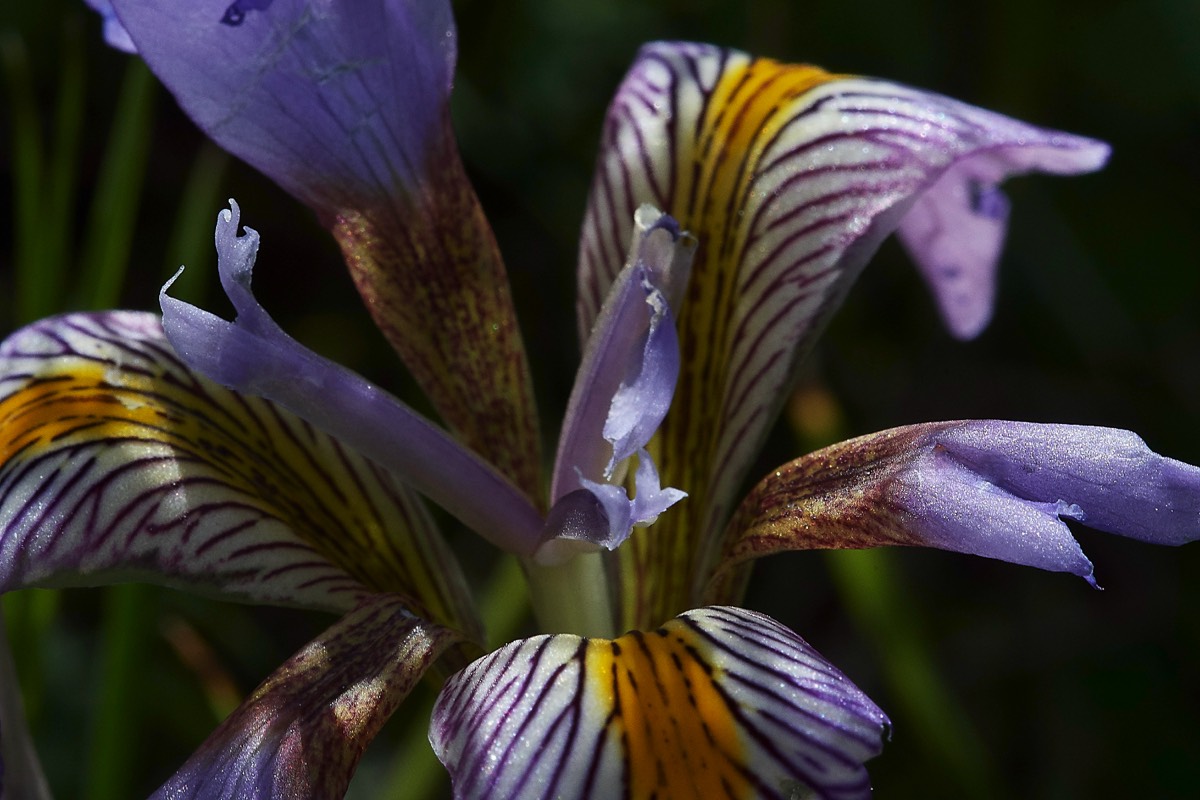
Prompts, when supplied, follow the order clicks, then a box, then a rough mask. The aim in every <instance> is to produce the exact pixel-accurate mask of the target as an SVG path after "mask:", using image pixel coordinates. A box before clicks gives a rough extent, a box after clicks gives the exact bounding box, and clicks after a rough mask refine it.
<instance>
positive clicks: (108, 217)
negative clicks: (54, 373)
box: [79, 59, 156, 308]
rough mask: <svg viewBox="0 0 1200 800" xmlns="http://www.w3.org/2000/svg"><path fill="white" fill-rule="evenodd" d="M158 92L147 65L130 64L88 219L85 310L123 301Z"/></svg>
mask: <svg viewBox="0 0 1200 800" xmlns="http://www.w3.org/2000/svg"><path fill="white" fill-rule="evenodd" d="M155 91H156V85H155V83H154V79H153V77H152V76H151V74H150V71H149V70H148V69H146V65H145V64H143V63H142V62H141V61H138V60H136V59H135V60H132V61H130V62H129V66H128V67H127V68H126V71H125V80H124V82H123V83H122V86H121V94H120V97H119V98H118V99H117V106H116V113H115V114H114V116H113V125H112V130H111V132H110V133H109V138H108V146H107V149H106V152H105V156H104V162H103V164H102V166H101V168H100V176H99V180H98V181H97V187H96V192H95V194H94V195H93V198H92V208H91V213H90V215H89V219H88V233H87V238H86V241H85V244H84V248H83V258H82V261H81V263H80V281H79V286H80V288H81V291H82V296H81V298H80V300H81V302H82V304H83V306H84V307H85V308H112V307H113V306H115V305H117V303H118V302H119V300H120V297H121V286H122V284H123V283H124V281H125V272H126V267H127V265H128V263H129V255H130V247H131V244H132V242H133V231H134V227H135V226H134V220H135V217H136V216H137V211H138V204H139V201H140V198H141V189H142V176H143V175H144V174H145V171H146V159H147V154H148V152H149V147H148V145H149V142H150V128H151V121H152V112H153V104H154V95H155Z"/></svg>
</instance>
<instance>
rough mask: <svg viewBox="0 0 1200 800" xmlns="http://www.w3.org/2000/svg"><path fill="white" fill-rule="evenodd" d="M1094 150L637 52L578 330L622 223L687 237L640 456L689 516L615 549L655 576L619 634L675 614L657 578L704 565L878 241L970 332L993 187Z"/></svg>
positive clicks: (888, 97)
mask: <svg viewBox="0 0 1200 800" xmlns="http://www.w3.org/2000/svg"><path fill="white" fill-rule="evenodd" d="M1107 152H1108V150H1107V148H1106V147H1105V146H1104V145H1102V144H1099V143H1097V142H1094V141H1091V140H1087V139H1082V138H1079V137H1074V136H1070V135H1067V134H1062V133H1056V132H1051V131H1045V130H1042V129H1039V128H1035V127H1032V126H1028V125H1024V124H1022V123H1018V122H1015V121H1013V120H1009V119H1006V118H1004V117H1001V116H998V115H996V114H992V113H990V112H987V111H983V110H980V109H977V108H972V107H970V106H967V105H964V104H961V103H958V102H955V101H953V100H950V99H947V98H944V97H940V96H938V95H934V94H929V93H926V92H919V91H916V90H913V89H908V88H905V87H902V86H897V85H895V84H890V83H885V82H882V81H875V80H868V79H858V78H847V77H844V76H838V75H832V74H829V73H826V72H824V71H822V70H820V69H817V68H815V67H810V66H787V65H783V64H779V63H777V62H774V61H770V60H767V59H752V58H751V57H749V56H747V55H745V54H744V53H739V52H736V51H731V50H725V49H721V48H717V47H711V46H707V45H693V44H680V43H658V44H652V45H648V46H647V47H645V48H643V50H642V52H641V53H640V55H639V57H638V59H637V62H636V63H635V64H634V66H633V68H632V69H631V71H630V73H629V75H628V76H627V77H626V79H625V82H624V83H623V84H622V86H621V88H620V90H619V91H618V93H617V96H616V98H615V99H614V101H613V104H612V106H611V107H610V108H609V112H608V119H607V122H606V126H605V131H604V136H603V140H602V145H601V153H600V156H599V160H598V165H597V171H596V179H595V181H594V183H593V186H592V192H591V195H590V198H589V205H588V212H587V218H586V220H585V223H584V231H583V242H582V244H581V251H580V266H579V286H580V306H579V310H580V327H581V329H584V330H586V329H587V328H588V327H590V325H591V322H592V320H593V319H594V318H595V317H596V314H597V312H598V309H599V304H600V300H601V298H603V297H604V295H605V292H606V290H607V287H608V286H609V285H610V284H611V283H612V281H613V278H614V275H615V269H616V265H617V264H619V263H620V261H619V254H620V253H621V252H622V247H623V243H624V242H625V241H627V240H628V236H629V233H628V223H627V221H626V220H628V218H629V213H630V211H631V209H632V208H634V207H636V206H637V205H638V204H640V203H646V202H649V203H653V204H655V205H657V206H658V207H660V208H662V209H663V210H664V211H666V212H667V213H669V214H671V215H672V216H674V217H675V218H676V219H678V220H679V222H680V224H681V225H682V226H683V227H684V228H686V229H687V230H689V231H691V232H692V233H693V234H695V235H696V237H697V238H698V239H699V241H700V247H699V250H698V251H697V254H696V260H695V264H694V266H693V274H692V280H691V283H690V284H689V289H688V293H687V297H686V299H685V300H684V302H683V304H682V305H681V306H680V307H678V309H677V312H678V313H677V317H678V321H679V331H680V342H681V347H682V368H681V372H680V379H679V387H678V389H677V391H676V397H677V401H676V406H675V408H674V409H673V410H672V413H671V414H670V415H668V417H667V419H666V421H665V423H664V425H663V429H662V441H661V446H660V447H659V448H655V447H651V454H652V455H653V456H654V457H655V460H656V462H657V463H658V465H659V468H660V469H661V470H662V473H663V480H664V481H665V482H666V483H668V484H670V485H673V486H682V487H684V488H686V489H687V490H688V491H689V492H691V493H692V495H693V496H695V497H703V498H704V503H703V504H702V503H695V504H692V506H691V507H690V508H688V509H687V510H686V514H673V515H671V517H670V518H665V519H664V520H663V521H662V523H663V524H662V525H661V526H660V529H658V530H656V536H655V538H654V540H653V542H651V541H650V540H646V541H643V542H641V543H640V544H637V545H635V547H633V548H627V550H628V552H627V553H625V554H623V558H624V559H625V560H626V561H628V562H630V563H629V564H628V567H629V569H631V570H634V571H636V570H639V569H641V568H643V567H644V566H645V565H647V564H650V563H651V562H655V563H662V564H664V566H663V567H662V572H661V574H659V575H657V576H656V577H655V578H654V579H652V580H647V581H645V583H646V585H647V586H648V587H651V588H648V589H647V590H646V594H645V596H643V597H641V598H639V599H638V600H637V602H636V605H637V606H638V609H632V610H630V611H629V612H628V613H627V615H626V618H625V624H627V625H629V626H633V627H637V626H639V625H644V624H645V622H646V620H648V619H655V618H659V619H661V618H662V617H664V616H668V615H669V614H672V613H675V612H676V611H678V610H679V608H686V607H687V604H688V603H689V602H691V600H692V599H693V597H694V596H693V595H690V594H689V593H690V592H691V588H689V587H687V586H686V585H684V584H683V582H682V581H681V580H679V579H672V577H671V576H672V575H675V576H682V575H687V574H694V573H695V571H696V570H695V568H694V565H693V564H691V562H692V560H694V559H699V560H700V561H701V562H704V561H708V560H710V559H711V558H712V556H713V550H712V548H713V547H714V546H715V540H716V537H717V536H718V535H719V531H720V530H721V529H722V528H723V526H724V522H725V520H726V519H727V517H728V514H729V512H730V511H731V503H732V501H733V496H734V493H735V492H736V490H737V488H738V487H739V486H740V484H741V481H742V479H743V477H744V472H745V469H746V468H747V467H748V465H749V461H750V459H751V458H753V455H754V454H755V453H756V452H757V451H758V449H759V447H760V445H761V443H762V440H763V437H764V436H766V433H767V431H768V430H769V427H770V425H771V423H772V421H773V420H774V419H775V416H776V414H777V412H778V409H779V407H780V404H781V403H782V402H783V400H784V397H785V395H786V391H787V390H788V388H789V387H790V383H791V380H792V376H793V374H794V371H795V367H796V365H797V363H798V362H799V360H800V359H801V358H803V356H804V355H805V354H806V353H807V351H808V350H809V349H810V348H811V346H812V344H813V341H814V338H815V336H816V335H817V334H818V333H819V332H820V330H821V328H822V326H823V323H824V322H825V320H826V319H827V318H828V317H829V315H830V314H831V313H832V312H833V310H834V309H835V308H836V306H837V305H838V304H839V303H840V301H841V299H842V298H843V296H844V295H845V293H846V291H847V290H848V287H849V285H850V283H851V282H852V281H853V280H854V278H855V277H856V276H857V275H858V273H859V271H860V270H861V269H862V267H863V265H864V264H865V262H866V261H867V259H868V258H869V257H870V256H871V255H872V254H873V253H874V251H875V249H876V248H877V246H878V245H879V243H880V241H881V240H882V239H883V238H884V237H885V236H887V235H888V234H889V233H891V232H892V231H894V230H896V229H897V228H898V227H899V228H901V229H902V230H903V231H904V233H905V241H906V243H907V244H908V246H909V249H910V251H912V252H913V253H914V255H915V257H916V258H917V260H918V262H919V263H920V264H921V265H922V268H923V270H924V271H925V273H926V274H927V275H928V276H929V277H930V278H931V279H932V280H933V281H934V283H935V290H936V292H937V293H938V295H939V297H940V298H941V301H942V305H943V308H944V309H946V313H947V318H948V320H949V322H950V323H951V326H952V327H953V328H954V329H955V330H956V331H958V332H960V333H971V332H973V331H974V330H975V329H976V328H977V327H978V326H979V325H980V324H982V321H983V320H984V319H986V316H987V313H988V308H989V307H990V289H986V290H984V289H981V288H980V287H987V286H990V281H991V274H992V272H993V270H994V265H995V260H996V255H997V252H998V249H999V245H1000V242H1001V239H1002V234H1003V214H1002V213H1000V212H1001V210H1002V203H1001V202H1000V201H999V199H998V198H999V195H998V193H997V190H996V189H995V185H996V183H998V182H999V181H1000V180H1002V179H1003V178H1004V177H1005V176H1006V175H1010V174H1016V173H1020V172H1027V171H1030V170H1042V171H1049V172H1057V173H1071V172H1085V171H1088V170H1093V169H1096V168H1097V167H1099V166H1100V165H1101V164H1102V163H1103V161H1104V159H1105V157H1106V155H1107ZM964 220H969V221H968V222H964ZM968 293H970V296H969V298H968ZM967 300H972V301H974V302H975V303H976V305H975V306H971V305H970V303H968V302H967ZM705 539H706V540H707V541H702V540H705ZM651 549H653V552H651ZM655 569H657V567H656V568H655ZM639 609H641V610H639Z"/></svg>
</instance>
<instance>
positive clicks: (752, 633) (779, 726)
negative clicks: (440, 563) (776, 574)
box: [430, 607, 889, 800]
mask: <svg viewBox="0 0 1200 800" xmlns="http://www.w3.org/2000/svg"><path fill="white" fill-rule="evenodd" d="M888 727H889V723H888V720H887V717H886V716H885V715H884V714H883V712H882V711H880V710H879V709H878V708H877V707H876V706H875V704H874V703H872V702H871V701H870V700H869V699H868V698H867V697H866V696H865V695H863V694H862V692H860V691H859V690H858V689H857V688H856V687H855V686H854V684H853V683H851V682H850V681H849V680H848V679H847V678H846V677H845V676H844V675H843V674H842V673H841V672H839V671H838V670H837V669H836V668H834V667H833V666H832V665H831V664H829V663H828V662H827V661H825V659H823V658H822V657H821V656H820V655H818V654H817V653H816V651H814V650H813V649H812V648H811V647H809V646H808V644H806V643H805V642H804V641H803V640H802V639H801V638H800V637H798V636H796V634H794V633H792V632H791V631H789V630H788V629H787V628H784V627H783V626H782V625H780V624H779V623H777V622H775V621H774V620H772V619H770V618H769V617H766V616H764V615H762V614H757V613H754V612H751V611H745V610H742V609H737V608H729V607H711V608H704V609H699V610H696V611H690V612H687V613H686V614H683V615H681V616H679V617H677V618H675V619H674V620H672V621H670V622H668V623H667V624H666V625H664V626H663V627H662V628H659V629H658V630H656V631H652V632H649V633H641V632H633V633H629V634H626V635H625V636H622V637H621V638H619V639H615V640H608V639H582V638H580V637H577V636H571V635H566V634H560V635H555V636H539V637H535V638H532V639H526V640H523V641H519V642H514V643H512V644H510V645H508V646H506V647H504V648H502V649H500V650H498V651H496V652H494V653H492V654H491V655H489V656H486V657H485V658H482V659H480V660H478V661H476V662H475V663H473V664H472V665H471V666H469V667H468V668H467V669H465V670H463V671H462V672H460V673H459V674H457V675H455V676H454V677H453V678H451V679H450V681H449V682H448V683H447V685H446V687H445V688H444V689H443V691H442V694H441V696H440V697H439V699H438V703H437V706H436V707H435V709H434V716H433V725H432V727H431V730H430V740H431V741H432V743H433V746H434V749H435V751H436V752H437V754H438V757H439V758H440V759H441V760H442V762H443V763H445V764H446V766H447V768H448V769H449V770H450V774H451V779H452V781H453V783H454V790H455V796H456V797H459V798H484V797H504V798H522V799H523V798H550V797H554V798H564V799H567V800H569V799H570V798H586V797H612V796H627V797H652V796H657V797H664V798H666V797H669V798H713V797H730V798H750V797H758V798H779V800H787V799H788V798H792V797H795V796H802V797H815V798H837V799H838V800H842V799H843V798H846V799H848V798H865V797H868V796H869V795H870V783H869V780H868V778H867V773H866V769H865V768H864V766H863V762H865V761H866V760H867V759H869V758H871V757H872V756H874V755H876V754H877V753H879V751H880V749H881V748H882V746H883V739H884V737H885V735H886V734H887V731H888Z"/></svg>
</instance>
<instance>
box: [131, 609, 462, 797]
mask: <svg viewBox="0 0 1200 800" xmlns="http://www.w3.org/2000/svg"><path fill="white" fill-rule="evenodd" d="M454 641H455V636H454V635H453V634H451V633H450V632H449V631H447V630H446V629H444V628H439V627H438V626H436V625H431V624H429V623H425V622H423V621H422V620H420V619H418V618H417V617H414V616H412V615H411V614H409V613H408V612H407V611H405V609H404V607H403V605H402V604H401V603H399V602H398V601H397V600H396V599H395V598H393V597H388V596H386V595H379V596H376V597H373V598H370V599H368V600H366V601H364V602H363V603H362V604H361V605H360V606H359V607H358V608H356V609H355V610H354V611H352V612H350V613H349V614H347V615H346V616H345V617H344V618H343V619H341V620H340V621H339V622H337V623H336V624H335V625H333V626H332V627H331V628H330V629H329V630H327V631H326V632H325V633H323V634H322V635H321V636H320V637H318V638H317V639H315V640H314V641H313V642H311V643H310V644H309V645H307V646H306V647H305V648H304V649H303V650H301V651H300V652H299V653H297V654H296V655H294V656H292V658H291V659H290V660H288V662H287V663H285V664H284V665H283V666H281V667H280V668H279V669H278V670H276V671H275V672H274V673H273V674H272V675H271V676H270V677H269V678H267V680H266V681H265V682H264V683H263V684H262V686H260V687H258V689H256V690H255V692H254V694H253V695H252V696H251V697H250V698H249V699H248V700H246V702H244V703H243V704H242V705H241V706H240V707H239V708H238V709H237V710H236V711H234V712H233V714H232V715H230V717H229V718H228V719H226V720H225V721H224V722H223V723H221V726H220V727H219V728H217V730H216V731H214V732H213V734H212V735H211V736H210V737H209V738H208V740H207V741H205V742H204V744H203V745H201V747H200V749H199V750H197V751H196V753H195V754H194V755H193V756H192V757H191V758H190V759H189V760H188V762H187V763H186V764H185V765H184V766H183V768H182V769H180V770H179V772H177V773H176V774H175V775H174V776H172V777H171V779H170V780H168V781H167V782H166V783H165V784H163V785H162V787H160V788H159V790H158V791H157V792H155V793H154V795H153V796H152V797H153V800H278V799H279V798H288V800H325V799H326V798H337V797H342V796H343V795H344V794H345V792H346V787H347V786H348V785H349V783H350V778H351V777H352V776H353V774H354V770H355V768H356V767H357V766H358V761H359V759H360V758H361V757H362V754H363V751H364V749H365V748H366V746H367V744H369V743H370V741H371V740H372V739H373V738H374V737H375V734H376V733H378V732H379V729H380V728H382V727H383V724H384V723H385V722H386V721H387V719H388V718H389V717H390V716H391V715H392V712H394V711H395V710H396V708H398V707H399V705H400V703H401V701H402V700H403V699H404V698H405V697H406V696H407V695H408V693H409V691H410V690H411V689H412V687H413V686H414V685H416V683H417V681H418V680H420V678H421V676H422V675H423V674H424V673H425V671H426V670H427V669H428V668H429V666H430V665H431V664H432V663H433V662H434V661H435V660H436V659H437V657H438V656H439V655H440V654H441V653H442V651H443V650H445V648H446V647H447V646H449V645H450V644H452V643H453V642H454Z"/></svg>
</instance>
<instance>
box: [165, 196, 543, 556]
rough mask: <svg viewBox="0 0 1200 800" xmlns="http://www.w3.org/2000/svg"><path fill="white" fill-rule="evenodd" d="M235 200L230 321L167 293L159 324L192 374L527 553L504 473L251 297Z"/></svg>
mask: <svg viewBox="0 0 1200 800" xmlns="http://www.w3.org/2000/svg"><path fill="white" fill-rule="evenodd" d="M238 221H239V216H238V207H237V204H236V203H233V202H232V201H231V209H230V210H229V211H223V212H221V214H220V215H219V217H218V220H217V233H216V241H217V254H218V269H219V271H220V273H221V283H222V285H223V286H224V287H225V290H226V292H227V293H228V295H229V298H230V300H231V301H232V302H233V304H234V307H235V308H236V309H237V312H238V314H237V319H236V320H235V321H234V322H228V321H226V320H223V319H221V318H220V317H217V316H215V315H213V314H210V313H208V312H206V311H203V310H201V309H199V308H196V307H195V306H192V305H189V304H187V303H184V302H182V301H180V300H176V299H175V298H172V297H170V296H169V295H168V294H167V293H166V292H167V289H168V288H169V287H170V284H167V286H164V287H163V291H162V293H161V294H160V298H159V299H160V302H161V304H162V309H163V327H164V328H165V330H166V332H167V337H168V338H169V339H170V340H171V344H172V345H173V346H174V347H175V349H176V351H177V352H178V353H179V354H180V356H181V357H182V358H183V359H184V360H185V361H186V362H187V363H188V365H189V366H191V367H192V368H193V369H195V370H196V371H198V372H200V373H201V374H203V375H205V376H207V377H209V378H210V379H212V380H215V381H216V382H218V383H220V384H222V385H224V386H228V387H230V388H233V389H235V390H236V391H238V392H241V393H243V394H248V395H252V396H259V397H265V398H268V399H270V400H272V401H274V402H276V403H278V404H279V405H281V406H283V407H284V408H286V409H288V410H289V411H291V412H292V413H294V414H296V415H298V416H300V417H301V418H303V419H304V420H306V421H308V422H309V423H311V424H312V425H314V426H316V427H317V428H319V429H320V430H323V431H325V432H327V433H329V434H331V435H333V436H335V437H337V438H338V439H339V440H341V441H343V442H345V443H346V444H348V445H350V446H351V447H353V448H354V449H355V450H357V451H358V452H359V453H361V454H362V455H364V456H366V457H367V458H370V459H371V460H372V461H374V462H376V463H377V464H379V465H381V466H383V467H384V468H386V469H388V470H390V471H391V472H392V473H393V474H394V475H396V476H397V477H398V478H399V479H400V480H401V481H403V482H404V483H405V484H407V485H409V486H411V487H412V488H414V489H416V490H417V491H419V492H421V493H422V494H424V495H425V496H427V497H429V498H430V499H431V500H433V501H434V502H436V503H438V504H439V505H441V506H442V507H443V508H445V509H446V510H447V511H449V512H450V513H451V514H453V515H455V516H456V517H457V518H458V519H459V520H461V521H462V522H463V523H464V524H466V525H467V526H468V527H470V528H472V529H473V530H475V531H476V532H477V533H479V534H480V535H482V536H484V537H485V538H487V539H488V540H489V541H492V542H493V543H495V544H496V545H497V546H499V547H503V548H505V549H507V550H509V551H511V552H515V553H521V554H528V553H530V552H532V550H533V549H534V548H535V547H536V545H537V541H538V537H539V536H540V529H541V525H542V520H541V516H540V515H539V514H538V512H537V510H536V509H535V508H534V507H533V506H532V504H531V503H530V502H529V501H528V500H527V499H526V498H525V496H524V495H522V494H521V493H520V492H519V491H518V490H517V489H515V488H514V487H513V486H512V484H511V483H509V482H508V481H507V480H506V479H505V478H504V477H503V476H502V475H500V474H499V473H497V472H496V471H495V470H494V469H493V468H492V467H491V466H490V465H488V464H487V463H485V462H483V461H482V460H481V459H480V458H479V457H478V456H476V455H474V454H473V453H471V452H470V451H468V450H466V449H465V448H463V447H462V445H460V444H459V443H458V442H456V441H455V440H454V439H452V438H451V437H450V436H449V435H447V434H446V433H445V432H444V431H442V430H441V429H439V428H437V427H436V426H434V425H433V424H432V423H430V422H429V421H428V420H426V419H425V418H424V417H422V416H420V415H419V414H417V413H416V412H415V411H413V410H412V409H410V408H409V407H408V406H406V405H404V404H403V403H401V402H400V401H399V400H397V399H395V398H394V397H392V396H391V395H389V394H387V393H386V392H384V391H382V390H381V389H379V388H378V387H376V386H374V385H372V384H370V383H368V382H367V381H365V380H363V379H362V378H361V377H359V376H358V375H355V374H354V373H352V372H350V371H349V370H346V369H344V368H342V367H340V366H338V365H337V364H334V363H333V362H331V361H329V360H328V359H325V358H322V357H321V356H318V355H317V354H316V353H313V352H312V351H311V350H308V349H307V348H305V347H304V346H303V345H301V344H300V343H299V342H297V341H295V340H294V339H292V338H291V337H290V336H288V335H287V334H286V333H284V332H283V331H282V330H281V329H280V328H279V327H278V326H277V325H276V324H275V322H274V321H273V320H271V318H270V317H269V316H268V315H267V313H266V312H265V311H264V310H263V309H262V308H261V307H260V306H259V305H258V303H257V302H256V301H255V300H254V297H253V295H252V294H251V291H250V279H251V272H252V268H253V265H254V258H255V254H256V253H257V251H258V234H257V233H256V232H254V231H253V230H250V229H247V230H246V234H245V235H244V236H241V237H239V236H238V235H237V227H238Z"/></svg>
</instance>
